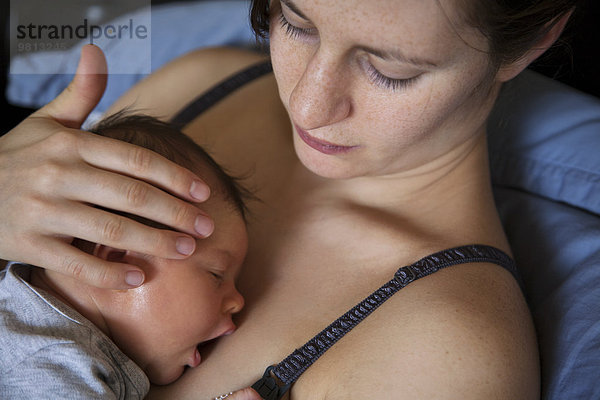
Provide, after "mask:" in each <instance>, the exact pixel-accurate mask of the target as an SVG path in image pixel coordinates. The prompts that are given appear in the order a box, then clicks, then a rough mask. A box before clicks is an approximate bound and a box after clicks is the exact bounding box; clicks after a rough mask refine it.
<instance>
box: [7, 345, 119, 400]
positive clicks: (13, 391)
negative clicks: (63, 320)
mask: <svg viewBox="0 0 600 400" xmlns="http://www.w3.org/2000/svg"><path fill="white" fill-rule="evenodd" d="M117 375H118V373H117V372H116V371H115V369H114V368H113V366H111V365H110V363H109V362H107V360H102V359H94V358H93V357H91V356H90V355H89V354H88V353H87V352H86V351H85V350H84V349H82V348H81V347H80V346H77V345H76V344H73V343H59V344H55V345H52V346H48V347H45V348H42V349H40V350H39V351H37V352H36V353H34V354H32V355H31V356H29V357H27V358H26V359H24V360H23V361H22V362H21V363H19V364H18V365H16V366H15V367H14V368H11V370H9V371H2V373H1V374H0V398H2V399H24V398H27V399H59V398H60V399H119V398H123V397H124V393H125V390H122V388H121V386H122V382H120V381H121V380H120V379H118V376H117Z"/></svg>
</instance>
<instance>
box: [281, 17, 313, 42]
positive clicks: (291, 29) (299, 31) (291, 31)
mask: <svg viewBox="0 0 600 400" xmlns="http://www.w3.org/2000/svg"><path fill="white" fill-rule="evenodd" d="M279 24H280V25H281V28H283V29H285V33H286V34H287V35H288V36H289V37H291V38H292V39H298V38H299V37H300V36H307V35H310V34H311V33H312V31H311V29H307V28H298V27H297V26H295V25H292V24H290V21H288V20H287V18H286V17H285V16H284V15H283V12H281V11H280V12H279Z"/></svg>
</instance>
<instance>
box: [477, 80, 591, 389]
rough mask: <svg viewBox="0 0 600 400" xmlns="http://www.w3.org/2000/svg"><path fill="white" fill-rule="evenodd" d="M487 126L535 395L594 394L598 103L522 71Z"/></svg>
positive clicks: (509, 84)
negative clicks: (534, 343) (526, 313)
mask: <svg viewBox="0 0 600 400" xmlns="http://www.w3.org/2000/svg"><path fill="white" fill-rule="evenodd" d="M488 133H489V134H488V137H489V147H490V162H491V166H492V178H493V182H494V190H495V195H496V201H497V205H498V209H499V211H500V215H501V218H502V221H503V223H504V227H505V230H506V232H507V235H508V237H509V241H510V242H511V246H512V249H513V252H514V255H515V259H516V261H517V264H518V265H519V269H520V271H521V274H522V276H523V280H524V283H525V293H526V296H527V300H528V302H529V306H530V308H531V311H532V314H533V318H534V322H535V326H536V329H537V334H538V340H539V346H540V357H541V363H542V398H543V399H544V400H559V399H560V400H564V399H600V383H599V382H598V378H599V377H600V215H599V213H600V100H599V99H596V98H595V97H591V96H587V95H584V94H582V93H579V92H577V91H575V90H573V89H571V88H569V87H568V86H565V85H562V84H560V83H558V82H555V81H553V80H551V79H549V78H546V77H544V76H542V75H539V74H536V73H534V72H531V71H526V72H524V73H523V74H521V75H520V76H519V77H517V78H516V79H514V80H513V81H511V82H510V83H508V84H507V85H506V87H505V88H504V89H503V91H502V93H501V96H500V98H499V100H498V103H497V106H496V107H495V110H494V113H493V115H492V116H491V118H490V121H489V125H488Z"/></svg>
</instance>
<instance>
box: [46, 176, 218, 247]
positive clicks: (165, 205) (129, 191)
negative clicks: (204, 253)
mask: <svg viewBox="0 0 600 400" xmlns="http://www.w3.org/2000/svg"><path fill="white" fill-rule="evenodd" d="M74 172H75V171H74ZM63 175H71V176H69V177H67V178H63V182H62V185H61V186H62V187H56V185H55V189H56V190H58V191H59V193H61V195H62V196H65V197H66V198H69V199H71V200H77V201H80V202H86V203H92V204H97V205H101V206H102V207H104V208H108V209H111V210H118V211H121V212H126V213H130V214H134V215H138V216H140V217H144V218H146V219H149V220H152V221H156V222H158V223H160V224H163V225H166V226H167V227H169V228H167V227H162V228H164V229H171V228H173V229H176V230H178V231H181V232H185V233H188V234H190V235H193V236H196V237H202V238H204V237H207V236H210V235H211V234H212V232H213V230H214V223H213V221H212V219H211V218H210V217H209V216H207V215H206V213H204V212H203V211H202V210H200V209H199V208H198V207H197V206H195V205H194V204H191V203H189V202H186V201H183V200H181V199H179V198H176V197H173V196H170V195H169V194H168V193H166V192H164V191H162V190H160V189H158V188H156V187H154V186H152V185H149V184H147V183H145V182H143V181H139V180H136V179H132V178H129V177H126V176H122V175H119V174H115V173H112V172H107V171H104V170H100V169H96V168H93V167H89V166H88V167H87V168H85V169H83V170H78V171H77V172H76V173H66V172H65V174H63ZM89 182H93V183H94V184H93V185H92V186H89ZM63 185H64V186H63ZM86 185H87V186H89V188H88V189H86V190H85V191H82V190H81V188H82V187H85V186H86Z"/></svg>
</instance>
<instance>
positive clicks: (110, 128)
mask: <svg viewBox="0 0 600 400" xmlns="http://www.w3.org/2000/svg"><path fill="white" fill-rule="evenodd" d="M89 131H90V132H92V133H95V134H97V135H100V136H105V137H108V138H112V139H117V140H121V141H124V142H127V143H131V144H134V145H137V146H140V147H144V148H146V149H149V150H152V151H154V152H155V153H158V154H160V155H161V156H163V157H165V158H166V159H168V160H170V161H173V162H174V163H176V164H178V165H180V166H182V167H185V168H187V169H189V170H191V171H192V172H194V173H199V172H200V173H201V172H203V171H204V172H205V173H206V171H207V170H208V171H210V173H212V174H214V177H215V178H216V181H217V185H218V187H211V190H212V192H213V193H215V191H216V190H218V191H220V193H221V194H222V195H223V197H224V198H225V200H226V201H228V202H229V203H230V204H231V205H232V206H233V208H234V209H235V210H236V211H238V212H239V213H240V215H241V216H242V218H244V220H245V219H246V215H247V207H246V203H245V200H246V199H248V198H253V197H254V196H253V195H252V194H251V193H250V192H249V191H248V190H247V189H246V188H244V187H243V186H242V185H241V184H240V182H239V179H238V178H235V177H233V176H231V175H229V174H228V173H227V172H226V171H225V170H224V169H223V168H222V167H221V166H220V165H219V164H217V162H216V161H215V160H214V159H213V158H212V157H211V156H210V155H209V154H208V153H207V152H206V151H205V150H204V149H203V148H202V147H201V146H200V145H198V144H197V143H196V142H194V141H193V140H192V139H190V138H189V137H188V136H186V135H185V134H184V133H183V132H181V130H180V129H179V128H178V127H177V126H176V125H174V124H171V123H168V122H164V121H161V120H159V119H157V118H154V117H151V116H149V115H144V114H138V113H132V112H131V111H128V110H122V111H120V112H118V113H116V114H113V115H111V116H109V117H107V118H104V119H102V120H101V121H100V122H98V123H97V124H96V125H94V126H93V127H92V128H91V129H89ZM203 167H206V168H203ZM111 212H114V211H112V210H111ZM118 214H122V213H118ZM126 216H127V217H129V218H132V219H135V220H137V221H140V222H142V223H144V224H146V225H150V226H153V227H156V228H161V229H169V228H168V227H165V226H163V225H161V224H159V223H156V222H154V221H150V220H146V219H145V218H140V217H138V216H133V215H129V214H127V215H126Z"/></svg>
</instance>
